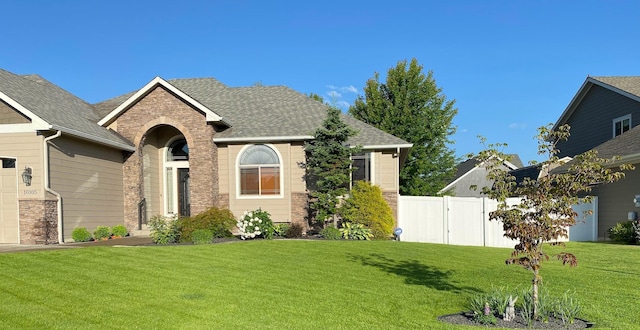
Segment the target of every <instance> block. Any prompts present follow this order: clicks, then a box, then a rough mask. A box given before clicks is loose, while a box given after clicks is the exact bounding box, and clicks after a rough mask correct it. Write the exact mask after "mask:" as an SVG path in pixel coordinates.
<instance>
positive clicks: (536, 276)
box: [531, 268, 540, 320]
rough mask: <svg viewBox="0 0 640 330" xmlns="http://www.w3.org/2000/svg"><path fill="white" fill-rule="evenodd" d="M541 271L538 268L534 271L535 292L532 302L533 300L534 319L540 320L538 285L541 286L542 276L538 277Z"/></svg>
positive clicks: (533, 291)
mask: <svg viewBox="0 0 640 330" xmlns="http://www.w3.org/2000/svg"><path fill="white" fill-rule="evenodd" d="M538 272H539V270H538V269H537V268H534V269H533V281H532V282H533V290H532V296H531V300H533V319H534V320H537V319H538V284H540V276H539V275H538Z"/></svg>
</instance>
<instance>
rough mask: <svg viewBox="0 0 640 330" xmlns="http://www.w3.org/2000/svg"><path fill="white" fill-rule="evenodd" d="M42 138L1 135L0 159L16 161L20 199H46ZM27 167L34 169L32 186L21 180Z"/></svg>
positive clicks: (12, 134)
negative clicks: (13, 159)
mask: <svg viewBox="0 0 640 330" xmlns="http://www.w3.org/2000/svg"><path fill="white" fill-rule="evenodd" d="M43 139H44V138H43V137H42V136H38V135H36V134H35V133H2V134H0V157H4V158H15V159H16V175H17V176H18V199H42V198H44V185H43V184H44V180H43V161H42V157H43V156H42V141H43ZM25 167H30V168H31V169H32V172H31V175H32V180H31V186H28V187H27V186H25V185H24V183H22V179H21V178H20V176H21V174H22V172H23V170H24V168H25Z"/></svg>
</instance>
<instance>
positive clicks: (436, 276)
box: [351, 253, 480, 292]
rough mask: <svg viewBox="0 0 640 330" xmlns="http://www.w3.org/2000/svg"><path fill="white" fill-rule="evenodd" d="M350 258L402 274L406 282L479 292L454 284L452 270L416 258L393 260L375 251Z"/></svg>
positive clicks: (444, 288) (439, 288)
mask: <svg viewBox="0 0 640 330" xmlns="http://www.w3.org/2000/svg"><path fill="white" fill-rule="evenodd" d="M351 260H353V261H355V262H360V263H361V264H362V265H363V266H372V267H377V268H379V269H381V270H383V271H385V272H387V273H390V274H396V275H398V276H402V277H404V279H405V282H406V283H407V284H412V285H424V286H426V287H429V288H433V289H436V290H442V291H452V292H480V291H479V290H478V289H476V288H471V287H460V286H457V285H455V284H454V283H453V281H452V280H451V276H452V275H453V274H454V272H453V271H452V270H448V271H441V270H439V269H437V268H434V267H431V266H429V265H425V264H423V263H421V262H420V261H418V260H394V259H390V258H388V257H386V256H383V255H381V254H376V253H374V254H370V255H369V256H368V257H364V256H351Z"/></svg>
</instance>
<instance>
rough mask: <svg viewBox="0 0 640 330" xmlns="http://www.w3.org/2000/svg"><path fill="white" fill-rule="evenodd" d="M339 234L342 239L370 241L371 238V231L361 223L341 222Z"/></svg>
mask: <svg viewBox="0 0 640 330" xmlns="http://www.w3.org/2000/svg"><path fill="white" fill-rule="evenodd" d="M340 233H342V237H343V238H344V239H354V240H370V239H371V237H373V234H372V233H371V230H370V229H369V228H366V227H365V226H364V225H363V224H361V223H351V222H343V223H342V228H340Z"/></svg>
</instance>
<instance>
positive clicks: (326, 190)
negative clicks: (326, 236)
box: [306, 107, 356, 225]
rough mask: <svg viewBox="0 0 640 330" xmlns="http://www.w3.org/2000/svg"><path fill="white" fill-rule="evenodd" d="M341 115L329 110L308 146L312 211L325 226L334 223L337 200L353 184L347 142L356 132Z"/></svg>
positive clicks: (350, 150)
mask: <svg viewBox="0 0 640 330" xmlns="http://www.w3.org/2000/svg"><path fill="white" fill-rule="evenodd" d="M340 113H341V111H340V110H339V109H337V108H335V107H329V108H328V110H327V118H326V119H325V121H324V122H323V124H322V127H320V128H318V130H316V132H315V134H314V136H315V139H314V140H312V141H310V142H308V143H307V144H306V152H307V160H306V170H307V178H308V184H309V187H310V189H311V190H312V191H311V202H310V205H309V206H310V208H311V209H312V210H313V211H314V213H315V214H314V215H315V219H316V221H317V222H318V223H320V224H322V225H324V223H325V222H326V221H329V220H332V219H333V220H334V221H335V215H336V213H337V209H338V202H339V200H338V197H339V196H343V195H345V194H346V193H347V188H346V187H348V186H349V182H350V180H351V178H350V174H351V154H352V152H353V151H354V150H353V149H352V148H350V147H349V145H348V144H347V141H348V140H349V138H350V137H351V136H354V135H355V134H356V131H355V130H354V129H353V128H351V127H350V126H348V125H347V124H346V123H345V122H343V121H342V119H341V118H340Z"/></svg>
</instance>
